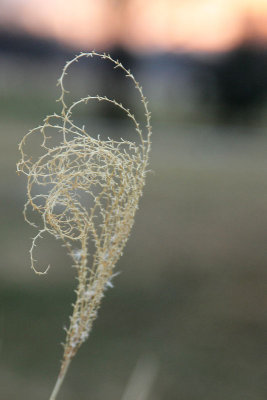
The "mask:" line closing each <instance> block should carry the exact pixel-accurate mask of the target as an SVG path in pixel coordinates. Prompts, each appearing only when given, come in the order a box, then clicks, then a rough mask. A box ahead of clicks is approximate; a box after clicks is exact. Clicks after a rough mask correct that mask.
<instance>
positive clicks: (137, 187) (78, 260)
mask: <svg viewBox="0 0 267 400" xmlns="http://www.w3.org/2000/svg"><path fill="white" fill-rule="evenodd" d="M92 57H99V58H101V59H106V60H108V61H110V62H111V63H112V64H113V67H114V68H119V69H121V70H122V71H123V72H124V74H125V76H126V77H127V78H129V79H130V80H131V81H132V83H133V85H134V87H135V88H136V90H137V91H138V92H139V95H140V101H141V103H142V104H143V107H144V115H145V119H146V134H145V135H144V134H143V132H142V129H141V128H140V124H139V122H138V121H137V119H136V117H135V115H134V114H133V113H132V112H131V111H130V110H129V109H128V108H126V107H125V106H124V105H122V104H121V103H119V102H118V101H116V100H115V99H109V98H107V97H105V96H87V97H84V98H81V99H79V100H78V101H75V102H73V103H72V104H71V105H67V101H66V94H67V90H66V89H65V77H66V75H67V72H68V70H69V68H70V67H71V65H72V64H73V63H75V62H78V61H79V60H80V59H81V58H92ZM58 85H59V87H60V89H61V95H60V98H59V101H60V102H61V105H62V111H61V114H60V115H58V114H53V115H49V116H47V117H46V118H45V119H44V123H43V124H42V125H40V126H38V127H36V128H34V129H32V130H31V131H30V132H28V133H27V134H26V135H25V136H24V138H23V139H22V141H21V143H20V145H19V149H20V152H21V160H20V162H19V163H18V165H17V170H18V172H22V173H24V174H25V175H26V176H27V196H28V200H27V203H26V204H25V208H24V216H25V219H26V221H27V222H29V223H30V224H31V225H33V226H35V227H37V228H38V233H37V234H36V236H35V237H34V238H33V241H32V246H31V249H30V259H31V267H32V268H33V269H34V271H35V272H36V273H38V274H43V273H46V272H47V270H48V268H49V267H48V268H47V269H46V270H45V271H43V272H41V271H39V270H38V268H37V266H36V261H35V260H34V256H33V252H34V248H35V246H36V245H37V240H38V239H40V238H41V237H42V235H43V234H44V233H48V234H50V235H52V236H53V237H54V238H55V239H60V240H61V241H62V243H63V245H64V246H65V247H66V248H67V250H68V253H69V255H70V256H71V258H72V261H73V263H74V265H75V267H76V268H77V277H78V286H77V289H76V295H77V296H76V301H75V304H74V305H73V313H72V316H71V317H70V325H69V327H68V329H67V330H66V342H65V344H64V354H63V360H62V364H61V370H60V374H59V378H58V381H57V383H56V386H55V388H54V391H53V394H52V395H51V397H50V399H51V400H53V399H55V398H56V396H57V393H58V390H59V388H60V386H61V384H62V381H63V378H64V376H65V373H66V371H67V368H68V366H69V363H70V361H71V359H72V358H73V357H74V355H75V354H76V352H77V350H78V349H79V347H80V346H81V344H82V343H83V342H84V341H85V340H86V339H87V338H88V336H89V333H90V331H91V328H92V324H93V321H94V320H95V318H96V316H97V310H98V308H99V306H100V302H101V299H102V297H103V293H104V290H105V289H106V288H107V287H108V286H111V285H112V283H111V279H112V276H113V269H114V266H115V264H116V262H117V260H118V259H119V257H120V255H121V253H122V250H123V247H124V245H125V243H126V241H127V239H128V236H129V233H130V230H131V228H132V225H133V222H134V216H135V212H136V210H137V207H138V201H139V198H140V196H141V194H142V189H143V186H144V183H145V176H146V172H147V165H148V153H149V150H150V143H151V142H150V138H151V133H152V131H151V125H150V113H149V111H148V105H147V100H146V98H145V97H144V95H143V91H142V88H141V86H140V85H139V83H138V82H137V81H136V80H135V78H134V76H133V75H132V73H131V72H130V71H129V70H127V69H126V68H125V67H124V66H123V65H122V64H121V63H120V62H119V61H118V60H114V59H112V58H111V56H110V55H108V54H105V53H104V54H100V53H96V52H94V51H93V52H90V53H80V54H79V55H77V56H76V57H75V58H74V59H73V60H71V61H69V62H67V64H66V65H65V67H64V69H63V72H62V75H61V76H60V78H59V80H58ZM92 100H94V101H99V102H103V101H104V102H108V103H112V104H113V105H114V106H115V107H118V108H120V109H121V110H122V111H123V112H124V113H125V114H126V115H127V117H128V118H129V119H130V120H131V121H132V123H133V124H134V127H135V130H136V134H137V136H136V140H135V141H128V140H123V139H121V140H120V141H115V140H112V139H108V140H101V139H100V138H99V137H98V139H95V138H92V137H91V136H90V135H89V134H88V133H87V132H86V130H85V128H84V127H79V126H78V125H76V124H75V123H74V122H73V121H72V119H71V117H72V114H73V111H74V109H75V108H76V107H78V106H79V105H80V104H83V103H84V104H87V103H89V102H90V101H92ZM51 132H52V137H51ZM33 135H41V138H42V143H41V149H42V154H41V155H38V157H35V156H34V154H27V145H28V142H29V141H30V140H31V139H32V137H33ZM49 135H50V136H49ZM54 139H56V144H55V143H54V142H55V140H54ZM32 211H34V212H35V213H37V214H38V215H39V217H40V221H41V223H40V225H39V226H37V225H36V223H35V222H33V220H32V219H31V217H30V215H31V214H32ZM89 243H91V244H90V245H89ZM89 249H90V251H89ZM91 249H93V251H92V250H91ZM89 258H90V259H89ZM89 261H90V262H89Z"/></svg>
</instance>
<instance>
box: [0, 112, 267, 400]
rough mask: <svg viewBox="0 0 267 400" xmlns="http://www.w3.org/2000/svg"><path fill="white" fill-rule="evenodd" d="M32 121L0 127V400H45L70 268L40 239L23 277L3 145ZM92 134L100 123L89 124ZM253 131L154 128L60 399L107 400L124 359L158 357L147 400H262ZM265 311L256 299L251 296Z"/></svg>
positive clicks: (258, 153)
mask: <svg viewBox="0 0 267 400" xmlns="http://www.w3.org/2000/svg"><path fill="white" fill-rule="evenodd" d="M36 123H38V116H37V115H35V116H34V117H33V118H32V119H31V120H27V119H24V121H22V120H20V119H19V120H16V121H14V120H13V121H12V120H11V119H10V118H6V119H5V120H2V121H1V122H0V132H1V146H0V151H1V162H2V168H1V171H0V180H1V211H0V213H1V229H0V237H1V240H0V251H1V255H2V257H1V259H2V266H1V269H0V274H1V279H0V282H1V283H0V343H1V347H0V355H1V356H0V400H6V399H12V400H23V399H37V398H38V399H40V400H41V399H47V398H48V395H49V393H50V390H51V389H52V386H53V384H54V381H55V378H56V374H57V372H58V368H59V360H60V357H61V351H62V348H61V346H60V342H61V341H63V340H64V332H63V329H62V328H63V326H64V325H66V324H67V323H68V315H69V313H70V303H71V301H72V299H73V288H74V279H73V273H74V271H73V270H72V269H71V268H70V267H69V260H68V258H67V257H66V256H65V255H64V252H63V250H62V249H61V248H60V246H59V243H54V242H53V241H51V240H47V241H44V242H43V243H42V245H41V247H40V251H39V259H40V263H41V265H42V263H45V262H47V263H50V264H51V266H52V267H51V270H50V272H49V274H48V275H47V276H45V277H39V276H35V275H34V273H33V272H32V271H31V270H30V269H29V259H28V249H29V246H30V237H32V236H33V231H32V230H31V228H30V227H28V226H27V225H26V224H25V223H24V221H23V218H22V215H21V211H22V208H23V203H24V200H25V186H24V185H25V179H24V178H23V177H17V176H16V174H15V162H16V161H17V159H18V157H19V154H18V152H17V143H18V141H19V139H21V138H22V136H23V134H24V133H25V132H26V131H27V130H28V129H29V128H31V127H33V126H34V125H35V124H36ZM93 124H94V125H95V126H99V127H100V128H101V125H105V127H106V125H107V122H105V121H101V120H100V121H94V122H93ZM266 145H267V135H266V132H264V131H263V128H262V129H259V128H255V127H250V128H240V127H239V128H237V127H235V128H234V127H232V128H229V127H228V128H226V127H224V128H223V127H220V126H215V125H192V124H191V125H189V124H188V125H185V126H181V125H177V124H169V125H165V126H163V125H160V123H157V122H156V123H154V137H153V150H152V159H151V168H152V169H153V171H154V172H153V173H151V175H150V176H149V177H148V181H147V186H146V188H145V192H144V197H143V198H142V200H141V204H140V210H139V212H138V214H137V218H136V224H135V227H134V230H133V233H132V236H131V238H130V240H129V243H128V244H127V247H126V249H125V252H124V255H123V257H122V258H121V260H120V261H119V264H118V267H117V270H118V271H121V272H122V273H121V274H120V275H119V276H118V277H117V278H116V279H115V288H114V289H111V290H109V291H108V292H107V293H106V297H105V299H104V301H103V305H102V308H101V310H100V313H99V318H98V319H97V321H96V323H95V326H94V329H93V332H92V335H91V337H90V339H89V341H88V342H87V343H86V344H84V345H83V347H82V348H81V349H80V352H79V354H78V355H77V358H76V359H75V360H74V362H73V365H72V366H71V369H70V371H69V375H68V378H67V380H66V384H65V385H64V387H63V389H62V393H61V397H59V399H60V398H62V399H65V400H71V399H79V400H85V399H86V400H87V399H94V400H100V399H101V400H106V399H109V400H112V399H116V400H117V399H119V398H120V396H121V393H122V391H123V388H124V387H125V385H126V383H127V380H128V378H129V375H130V374H131V372H132V369H133V368H134V365H135V363H136V361H137V359H138V358H139V357H140V356H142V355H144V354H151V353H152V354H153V355H155V357H157V358H158V360H159V363H160V370H159V375H158V377H157V380H156V382H155V385H154V389H153V393H151V397H150V398H151V399H153V400H163V399H164V400H165V399H167V400H199V399H205V400H214V399H216V400H225V399H227V400H241V399H242V400H243V399H246V400H264V399H265V398H266V394H267V393H266V391H265V389H264V378H263V370H264V368H263V366H264V355H263V345H264V334H263V332H264V329H265V328H266V318H265V313H264V281H265V282H266V261H267V253H266V234H265V232H266V222H267V221H266V220H267V213H266V211H267V205H266V194H267V190H266V171H267V170H266V166H267V161H266V149H267V146H266ZM265 301H266V298H265Z"/></svg>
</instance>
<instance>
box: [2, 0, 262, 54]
mask: <svg viewBox="0 0 267 400" xmlns="http://www.w3.org/2000/svg"><path fill="white" fill-rule="evenodd" d="M0 23H1V25H2V26H3V25H4V26H5V27H14V26H15V27H19V28H23V29H24V30H26V31H27V32H29V33H32V34H36V35H39V36H42V37H47V38H53V39H56V40H58V41H60V42H62V43H65V44H68V45H70V46H75V47H79V48H82V49H88V48H98V49H99V48H100V49H104V48H108V47H111V46H113V45H116V44H119V45H124V46H127V47H128V48H131V49H133V50H141V51H142V50H143V51H146V50H170V51H175V50H178V49H185V50H201V51H220V50H227V49H230V48H231V47H233V46H235V44H237V43H238V42H239V41H240V40H241V39H242V37H244V35H245V34H247V32H249V33H250V34H251V35H252V36H253V37H255V38H258V39H265V40H266V39H267V0H146V1H144V0H97V1H96V0H68V1H66V0H46V1H43V0H2V5H1V13H0Z"/></svg>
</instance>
